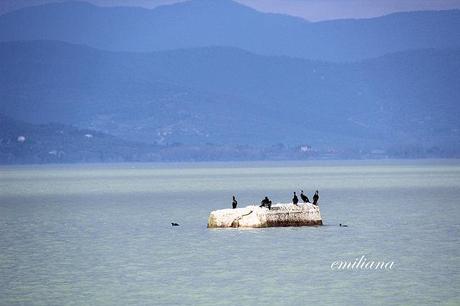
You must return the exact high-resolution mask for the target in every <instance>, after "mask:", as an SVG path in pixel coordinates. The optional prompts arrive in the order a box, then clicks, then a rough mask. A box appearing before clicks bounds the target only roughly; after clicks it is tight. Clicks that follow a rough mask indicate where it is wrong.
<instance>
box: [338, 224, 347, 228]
mask: <svg viewBox="0 0 460 306" xmlns="http://www.w3.org/2000/svg"><path fill="white" fill-rule="evenodd" d="M339 226H340V227H348V225H346V224H342V223H340V224H339Z"/></svg>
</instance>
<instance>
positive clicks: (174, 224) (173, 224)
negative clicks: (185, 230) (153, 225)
mask: <svg viewBox="0 0 460 306" xmlns="http://www.w3.org/2000/svg"><path fill="white" fill-rule="evenodd" d="M171 225H172V226H179V224H178V223H174V222H172V223H171Z"/></svg>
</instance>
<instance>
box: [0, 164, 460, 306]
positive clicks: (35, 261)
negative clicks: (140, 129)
mask: <svg viewBox="0 0 460 306" xmlns="http://www.w3.org/2000/svg"><path fill="white" fill-rule="evenodd" d="M300 189H304V190H305V191H307V192H308V194H309V195H310V197H311V195H312V192H313V191H314V190H315V189H319V190H320V196H321V198H320V207H321V214H322V216H323V220H324V223H325V226H322V227H302V228H269V229H252V230H240V229H219V230H208V229H207V228H206V222H207V217H208V214H209V211H211V210H215V209H220V208H227V207H230V205H231V196H232V194H236V195H237V198H238V200H239V203H240V205H246V204H250V203H251V202H259V201H260V200H261V199H262V197H263V196H265V195H268V196H270V197H271V198H272V199H273V200H274V202H286V201H289V199H290V198H291V193H292V191H295V190H300ZM459 218H460V162H459V161H423V162H412V161H405V162H402V161H393V162H311V163H278V164H276V163H268V164H267V163H241V164H195V165H187V164H182V165H181V164H176V165H167V166H164V165H152V164H150V165H149V164H137V165H83V166H23V167H1V168H0V304H1V305H153V304H156V305H169V304H195V305H196V304H203V305H216V304H222V305H236V304H242V305H248V304H251V305H267V304H270V305H307V304H316V305H392V304H394V305H399V304H405V305H439V304H440V305H459V304H460V268H459V265H460V247H459V246H460V243H459V242H460V241H459V240H460V235H459V234H460V222H459ZM171 222H177V223H180V225H181V226H180V227H174V228H173V227H171V225H170V223H171ZM339 223H346V224H348V226H349V227H347V228H341V227H339V226H338V224H339ZM362 255H365V256H366V258H368V259H373V260H380V261H382V260H384V261H394V267H393V269H392V270H389V271H375V270H353V271H333V270H331V268H330V266H331V263H332V262H334V261H337V260H347V261H353V260H354V259H355V258H356V257H360V256H362Z"/></svg>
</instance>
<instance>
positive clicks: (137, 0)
mask: <svg viewBox="0 0 460 306" xmlns="http://www.w3.org/2000/svg"><path fill="white" fill-rule="evenodd" d="M62 1H70V0H0V14H2V13H5V12H7V11H10V10H14V9H17V8H21V7H25V6H30V5H37V4H43V3H47V2H62ZM86 1H87V2H91V3H94V4H96V5H102V6H112V5H118V6H120V5H126V6H142V7H146V8H153V7H155V6H158V5H162V4H168V3H174V2H179V1H180V0H86ZM237 1H238V2H240V3H243V4H246V5H249V6H252V7H254V8H256V9H258V10H260V11H264V12H275V13H283V14H289V15H295V16H300V17H303V18H305V19H308V20H311V21H316V20H325V19H337V18H366V17H375V16H381V15H385V14H389V13H393V12H398V11H414V10H442V9H452V8H458V9H460V0H237Z"/></svg>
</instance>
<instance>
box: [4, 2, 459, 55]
mask: <svg viewBox="0 0 460 306" xmlns="http://www.w3.org/2000/svg"><path fill="white" fill-rule="evenodd" d="M459 28H460V11H459V10H451V11H438V12H412V13H396V14H392V15H388V16H384V17H379V18H372V19H358V20H337V21H326V22H315V23H310V22H307V21H305V20H303V19H300V18H296V17H290V16H286V15H277V14H265V13H261V12H258V11H256V10H254V9H252V8H249V7H246V6H243V5H241V4H238V3H236V2H233V1H231V0H192V1H187V2H183V3H177V4H173V5H166V6H161V7H158V8H156V9H152V10H149V9H143V8H128V7H118V8H103V7H97V6H94V5H91V4H88V3H84V2H66V3H56V4H48V5H43V6H37V7H30V8H25V9H21V10H18V11H14V12H11V13H8V14H5V15H2V16H0V40H3V41H8V40H59V41H65V42H70V43H76V44H85V45H88V46H92V47H96V48H100V49H105V50H112V51H139V52H145V51H156V50H167V49H177V48H194V47H205V46H231V47H237V48H242V49H245V50H248V51H252V52H254V53H258V54H266V55H287V56H294V57H303V58H307V59H321V60H325V61H351V60H361V59H364V58H370V57H377V56H381V55H384V54H387V53H390V52H398V51H404V50H410V49H418V48H450V47H460V32H459V31H458V29H459Z"/></svg>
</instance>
